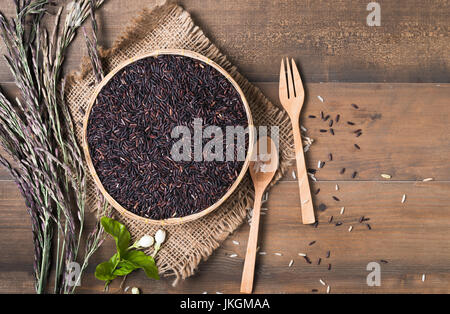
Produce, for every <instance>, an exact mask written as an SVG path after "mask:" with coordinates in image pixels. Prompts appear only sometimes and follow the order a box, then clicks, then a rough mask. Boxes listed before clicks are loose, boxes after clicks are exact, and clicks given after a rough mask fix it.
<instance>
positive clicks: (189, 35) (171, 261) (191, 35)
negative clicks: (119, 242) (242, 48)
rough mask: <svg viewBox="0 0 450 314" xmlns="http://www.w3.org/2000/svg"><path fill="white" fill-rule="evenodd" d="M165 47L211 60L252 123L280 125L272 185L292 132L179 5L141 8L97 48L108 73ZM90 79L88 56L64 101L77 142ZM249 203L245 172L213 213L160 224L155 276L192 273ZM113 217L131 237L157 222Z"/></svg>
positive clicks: (90, 200) (92, 198)
mask: <svg viewBox="0 0 450 314" xmlns="http://www.w3.org/2000/svg"><path fill="white" fill-rule="evenodd" d="M164 48H182V49H187V50H193V51H196V52H198V53H200V54H203V55H204V56H206V57H208V58H210V59H212V60H213V61H215V62H216V63H217V64H219V65H220V66H222V67H223V68H224V69H225V70H226V71H228V73H229V74H230V75H231V76H232V77H233V78H234V79H235V80H236V82H237V83H238V84H239V86H240V87H241V89H242V91H243V92H244V94H245V95H246V98H247V100H248V103H249V105H250V108H251V111H252V115H253V119H254V124H255V126H259V125H266V126H278V127H279V135H280V145H279V150H280V167H279V170H278V171H277V173H276V174H275V177H274V180H273V182H272V185H273V184H275V183H276V182H277V181H278V180H279V179H280V178H281V177H282V175H283V173H284V172H285V170H286V169H287V168H288V167H289V166H290V164H291V162H292V160H293V156H294V150H293V145H292V141H291V139H292V134H291V132H292V130H291V126H290V121H289V118H288V116H287V114H286V113H285V112H284V111H282V110H281V109H279V108H278V107H276V106H274V105H273V104H272V103H271V102H270V101H269V100H268V99H267V98H266V97H265V96H264V95H263V94H262V93H261V91H260V90H259V89H258V88H257V87H255V86H253V85H252V84H251V83H250V82H249V81H248V80H247V79H245V78H244V77H243V76H242V75H241V74H240V73H239V72H238V71H237V69H236V67H234V66H233V65H232V64H231V63H230V62H229V61H228V60H227V58H226V57H225V56H224V55H223V54H222V53H221V52H220V51H219V50H218V48H217V47H215V46H214V45H213V44H212V43H211V42H210V41H209V39H208V38H207V37H206V36H205V35H204V34H203V32H202V30H200V29H199V28H198V27H197V26H195V25H194V23H193V21H192V19H191V17H190V15H189V13H188V12H186V11H185V10H183V9H182V8H181V7H180V6H178V5H174V4H170V5H163V6H159V7H156V8H154V9H152V10H146V9H145V10H143V12H142V14H141V15H140V16H139V17H138V18H136V19H135V20H134V21H133V22H132V23H131V26H129V27H128V28H127V29H126V31H125V32H124V34H123V35H122V36H120V37H119V38H118V39H117V40H116V42H115V43H114V45H113V47H112V48H111V49H108V50H101V56H102V61H103V64H104V68H105V72H109V71H111V70H112V69H113V68H114V67H116V66H117V65H118V64H119V63H121V62H122V61H125V60H127V59H128V58H130V57H134V56H138V55H142V54H144V53H148V52H150V51H153V50H156V49H164ZM94 82H95V80H94V76H93V74H92V67H91V65H90V63H89V60H88V59H87V58H85V59H84V60H83V61H82V64H81V70H80V71H79V72H77V73H72V74H71V75H69V76H68V78H67V84H66V102H67V104H68V106H69V108H70V110H71V113H72V115H73V117H74V122H75V129H76V133H77V137H78V140H79V141H80V143H81V136H82V121H83V117H84V112H85V110H86V107H87V104H88V99H89V97H90V96H91V94H92V92H93V90H94V87H95V83H94ZM97 203H98V191H97V189H96V187H95V185H94V184H93V181H92V178H89V180H88V197H87V205H86V206H87V208H90V209H94V208H95V204H97ZM252 203H253V186H252V183H251V180H250V178H249V175H248V174H247V175H246V176H245V177H244V179H243V180H242V182H241V184H240V185H239V186H238V188H237V189H236V190H235V192H234V193H233V194H232V195H231V196H230V197H229V198H228V199H227V200H226V201H225V202H224V203H223V204H222V206H220V207H219V208H217V209H216V210H215V211H214V212H212V213H210V214H209V215H207V216H205V217H202V218H201V219H198V220H196V221H192V222H187V223H184V224H181V225H168V226H164V229H166V231H167V233H168V238H167V241H166V243H165V244H164V246H163V248H162V249H161V250H160V252H159V253H158V257H157V265H158V267H159V271H160V274H161V275H165V276H169V275H172V276H176V280H175V282H174V283H176V282H177V281H178V279H180V278H182V279H185V278H187V277H189V276H191V275H193V274H194V272H195V270H196V268H197V266H198V264H199V263H200V261H201V260H206V259H207V258H208V257H209V256H210V255H211V254H212V252H213V251H214V250H215V249H216V248H218V247H219V246H220V244H221V243H222V242H223V241H224V240H225V239H226V238H227V236H228V235H229V234H230V233H232V232H234V231H235V230H236V229H237V228H238V227H239V226H240V225H241V224H242V222H243V221H244V219H245V217H246V215H247V209H248V208H249V207H251V205H252ZM116 218H117V219H118V220H119V221H121V222H123V223H124V224H125V225H126V226H127V228H128V229H129V230H130V232H131V234H132V236H133V238H134V239H136V238H139V237H141V236H142V235H144V234H154V233H155V232H156V230H157V229H158V227H157V226H154V225H150V224H146V223H143V222H141V221H136V220H133V219H130V218H128V217H125V216H123V215H121V214H120V213H118V212H116ZM147 253H151V252H150V251H149V252H147Z"/></svg>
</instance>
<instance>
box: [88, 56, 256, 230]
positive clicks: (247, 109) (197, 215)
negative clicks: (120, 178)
mask: <svg viewBox="0 0 450 314" xmlns="http://www.w3.org/2000/svg"><path fill="white" fill-rule="evenodd" d="M164 54H165V55H167V54H170V55H180V56H185V57H190V58H193V59H197V60H200V61H203V62H204V63H206V64H208V65H210V66H212V67H214V68H215V69H216V70H217V71H219V72H220V73H221V74H222V75H223V76H225V77H226V78H227V79H228V81H229V82H230V83H231V84H232V85H233V86H234V88H235V89H236V91H237V92H238V93H239V95H240V97H241V100H242V103H243V104H244V108H245V112H246V114H247V121H248V126H249V128H248V129H249V134H248V135H249V145H248V149H247V155H246V158H245V161H244V166H243V167H242V170H241V172H240V173H239V175H238V177H237V178H236V180H235V182H234V183H233V184H232V186H231V187H230V188H229V189H228V191H227V192H226V193H225V194H224V195H223V196H222V197H221V198H220V199H219V200H218V201H217V202H215V203H214V204H213V205H211V206H210V207H208V208H206V209H204V210H202V211H200V212H198V213H195V214H191V215H188V216H184V217H175V218H168V219H162V220H155V219H149V218H145V217H141V216H139V215H136V214H134V213H132V212H130V211H128V210H127V209H126V208H124V207H123V206H122V205H120V204H119V203H118V202H117V201H116V200H115V199H114V198H113V197H112V196H111V195H110V194H109V193H108V192H107V191H106V190H105V188H104V187H103V184H102V183H101V181H100V179H99V177H98V175H97V172H96V170H95V168H94V165H93V163H92V159H91V155H90V152H89V147H88V141H87V126H88V121H89V115H90V113H91V109H92V107H93V105H94V103H95V100H96V99H97V96H98V94H99V92H100V91H101V89H102V88H103V86H105V85H106V84H107V83H108V81H109V80H110V79H111V78H112V77H113V76H114V75H115V74H116V73H117V72H118V71H120V70H121V69H122V68H124V67H126V66H127V65H129V64H131V63H133V62H135V61H137V60H140V59H144V58H148V57H154V56H158V55H164ZM254 133H255V130H254V127H253V119H252V115H251V112H250V107H249V105H248V102H247V99H246V98H245V95H244V93H243V92H242V90H241V88H240V87H239V85H238V84H237V83H236V81H235V80H234V79H233V78H232V77H231V76H230V74H228V72H227V71H225V70H224V69H223V68H222V67H220V66H219V65H218V64H216V63H215V62H214V61H212V60H210V59H208V58H207V57H205V56H203V55H201V54H198V53H196V52H194V51H189V50H184V49H161V50H155V51H153V52H151V53H148V54H145V55H141V56H138V57H133V58H130V59H128V60H126V61H124V62H122V63H121V64H120V65H118V66H117V67H116V68H115V69H114V70H112V71H111V72H110V73H109V74H108V75H106V76H105V77H104V79H103V80H102V81H101V82H100V84H98V86H97V87H96V88H95V90H94V92H93V94H92V96H91V97H90V99H89V104H88V108H87V110H86V115H85V117H84V121H83V143H82V146H83V150H84V154H85V156H86V162H87V165H88V168H89V172H90V174H91V175H92V177H93V179H94V182H95V184H96V185H97V187H98V188H99V190H100V191H101V193H102V194H103V196H104V197H105V199H106V200H107V201H108V202H109V203H110V204H111V205H112V206H113V207H114V208H115V209H116V210H118V211H119V212H120V213H122V214H123V215H125V216H126V217H128V218H131V219H134V220H138V221H142V222H145V223H148V224H156V225H168V224H180V223H185V222H188V221H193V220H196V219H199V218H201V217H204V216H206V215H208V214H209V213H211V212H212V211H214V210H215V209H216V208H218V207H219V206H220V205H221V204H222V203H223V202H224V201H225V200H226V199H227V198H228V197H229V196H230V195H231V194H232V193H233V191H234V190H235V189H236V188H237V186H238V185H239V183H240V182H241V181H242V179H243V178H244V176H245V173H246V172H247V169H248V166H249V163H250V158H251V156H252V152H253V145H252V143H253V142H254V137H255V134H254Z"/></svg>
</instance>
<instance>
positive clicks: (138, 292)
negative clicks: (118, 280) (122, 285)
mask: <svg viewBox="0 0 450 314" xmlns="http://www.w3.org/2000/svg"><path fill="white" fill-rule="evenodd" d="M140 293H141V291H139V288H137V287H133V288H131V294H140Z"/></svg>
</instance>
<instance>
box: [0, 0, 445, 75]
mask: <svg viewBox="0 0 450 314" xmlns="http://www.w3.org/2000/svg"><path fill="white" fill-rule="evenodd" d="M58 2H59V3H64V2H65V3H68V2H70V0H61V1H58ZM158 2H161V1H160V0H152V1H144V0H134V1H120V0H107V1H106V2H105V4H104V6H103V7H102V9H101V10H99V11H98V17H99V27H100V34H101V35H100V36H99V38H100V43H101V44H103V45H106V46H110V45H111V44H112V42H113V41H114V39H115V38H116V36H117V35H118V34H119V33H121V32H122V31H123V30H124V27H125V25H126V24H127V23H129V21H130V19H131V18H133V17H135V16H136V15H137V14H138V13H139V12H140V11H141V10H142V9H143V8H145V7H149V6H151V5H152V4H154V3H158ZM172 2H177V3H180V4H181V5H183V6H184V7H185V8H186V9H187V10H188V11H189V12H191V14H192V16H193V18H194V20H195V22H196V23H197V24H198V25H200V26H201V27H202V28H203V30H204V31H205V33H206V34H207V35H208V36H210V37H211V39H212V40H213V41H214V42H215V43H216V44H217V45H218V46H219V48H221V49H222V50H223V51H224V52H225V53H226V54H227V56H228V57H229V58H230V59H231V60H232V61H233V63H235V64H236V65H237V66H238V67H239V69H240V70H241V71H242V73H243V74H244V75H245V76H247V77H248V78H249V79H250V80H252V81H276V80H277V79H278V71H279V63H278V61H279V60H278V59H279V57H280V56H292V57H296V58H298V62H299V64H300V65H301V66H302V69H303V77H304V79H305V80H306V82H329V81H345V82H441V83H443V82H447V83H448V82H449V76H448V71H449V67H450V55H449V54H448V51H449V50H450V40H449V33H450V29H449V26H450V20H449V19H448V14H449V11H450V7H449V4H448V1H447V0H429V1H423V0H398V1H383V2H382V4H381V26H380V27H369V26H367V24H366V17H367V15H368V14H369V13H370V12H369V11H366V7H367V4H368V3H369V2H370V1H367V0H357V1H355V0H339V1H329V0H314V1H311V0H303V1H298V0H283V1H278V0H260V1H242V0H227V1H217V0H182V1H172ZM380 3H381V2H380ZM0 8H1V11H2V12H4V13H5V14H12V13H13V12H14V8H13V2H12V1H8V0H1V1H0ZM3 52H4V47H3V44H1V45H0V53H2V54H3ZM71 52H72V54H71V57H70V58H67V64H68V67H69V68H70V69H74V68H75V67H77V65H78V64H79V60H80V58H81V57H82V56H84V55H86V48H85V44H84V42H83V38H81V36H80V38H78V39H77V40H76V42H75V44H74V45H73V46H72V48H71ZM262 65H263V66H262ZM0 77H2V78H7V79H8V80H12V77H11V75H10V74H9V72H8V70H7V68H6V64H5V63H4V62H2V63H1V64H0Z"/></svg>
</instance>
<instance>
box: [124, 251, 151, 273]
mask: <svg viewBox="0 0 450 314" xmlns="http://www.w3.org/2000/svg"><path fill="white" fill-rule="evenodd" d="M123 258H124V259H126V260H127V261H128V262H131V263H133V264H134V265H136V266H137V267H139V268H142V269H143V270H144V271H145V274H146V275H147V277H149V278H153V279H159V275H158V267H156V264H155V260H154V259H153V257H151V256H148V255H146V254H145V253H144V252H142V251H137V250H131V251H128V252H127V253H126V255H125V256H124V257H123Z"/></svg>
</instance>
